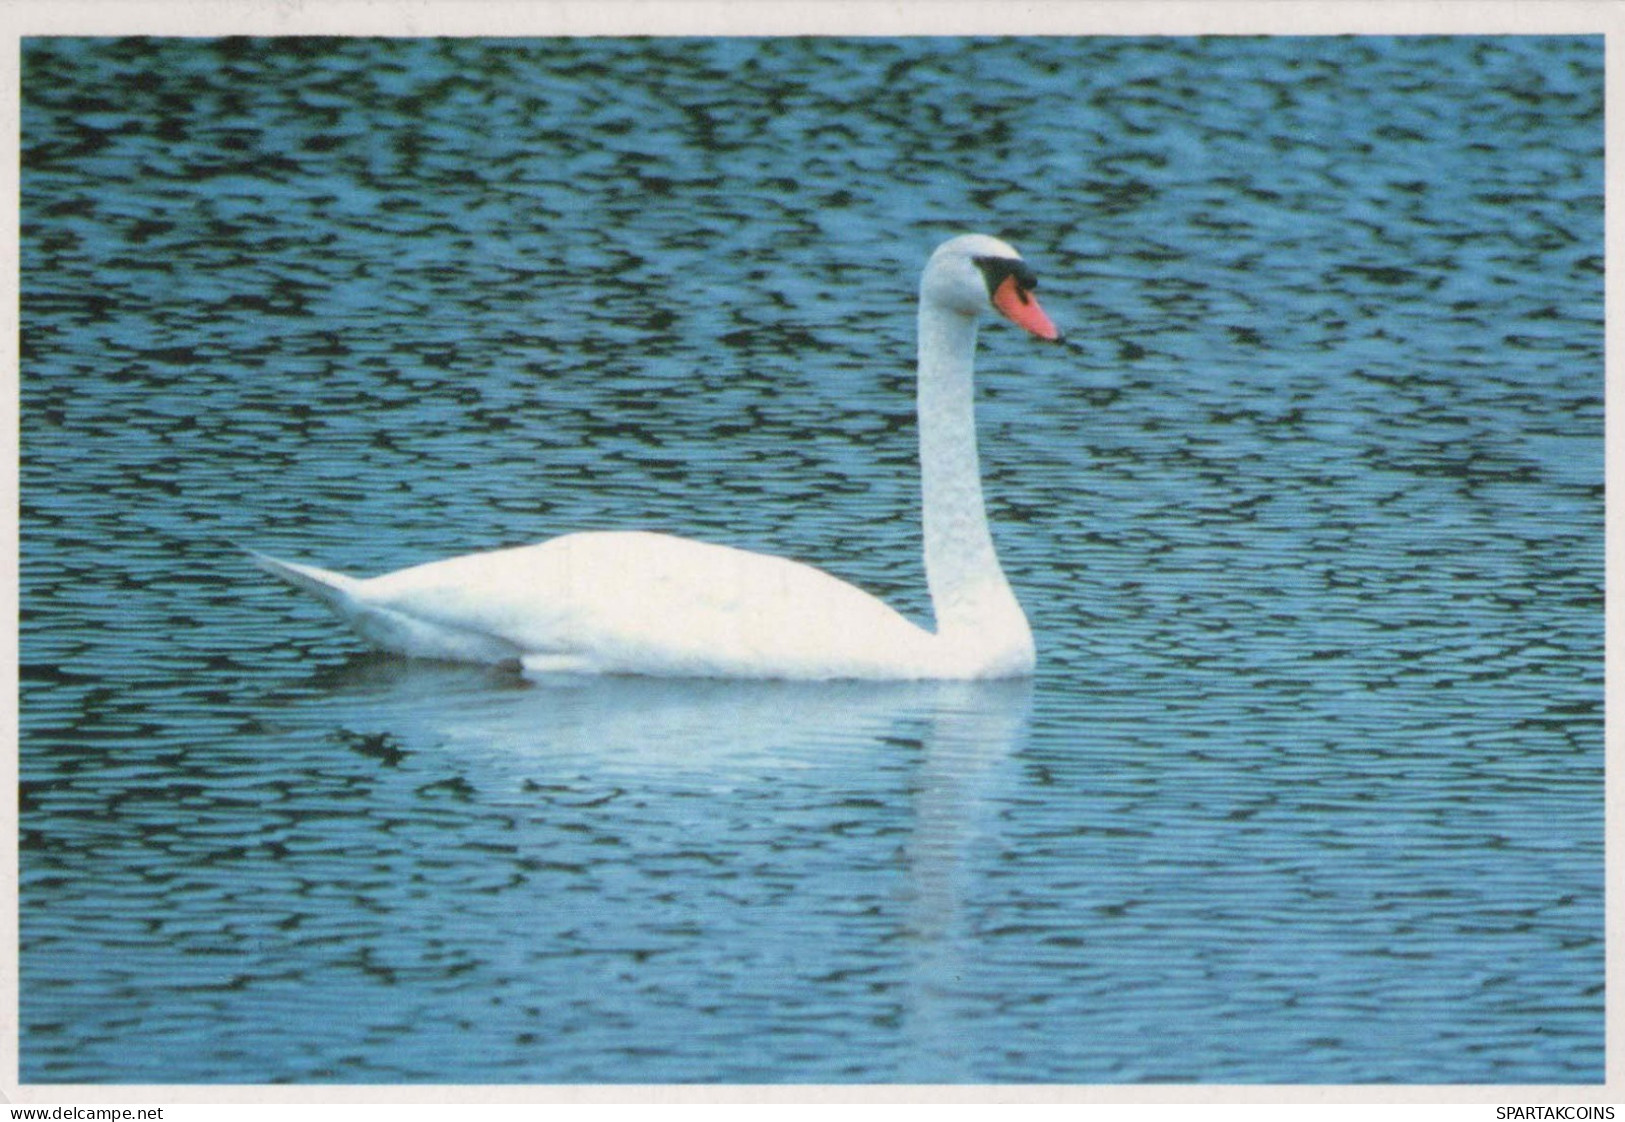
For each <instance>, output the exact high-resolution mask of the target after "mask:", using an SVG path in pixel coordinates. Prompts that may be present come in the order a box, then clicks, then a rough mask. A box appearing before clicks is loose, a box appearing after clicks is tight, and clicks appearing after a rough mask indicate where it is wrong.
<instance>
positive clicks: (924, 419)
mask: <svg viewBox="0 0 1625 1122" xmlns="http://www.w3.org/2000/svg"><path fill="white" fill-rule="evenodd" d="M919 331H920V357H919V363H920V368H919V426H920V482H921V488H922V506H923V513H924V522H925V575H926V582H927V583H928V584H929V586H930V589H931V604H932V607H933V609H934V610H935V612H936V617H937V633H938V634H939V635H940V636H942V637H943V638H944V639H948V638H950V637H952V638H955V639H957V638H961V637H963V638H965V639H967V640H969V639H975V640H976V642H977V643H978V644H979V645H980V646H982V647H983V648H984V649H985V648H986V645H987V644H990V643H994V642H1003V643H1005V644H1007V645H1014V646H1018V647H1019V646H1023V645H1025V647H1027V648H1028V649H1030V647H1031V643H1032V638H1031V633H1030V632H1029V631H1028V629H1027V620H1026V617H1025V616H1024V615H1023V614H1022V611H1021V606H1020V605H1019V604H1018V603H1017V602H1016V598H1015V595H1014V593H1012V592H1011V591H1010V585H1009V582H1007V581H1006V580H1005V577H1004V572H1003V570H1002V569H1000V568H999V559H998V556H997V554H995V552H994V550H993V536H992V534H991V533H990V532H989V531H988V525H987V511H986V508H985V506H984V505H983V500H982V476H981V468H980V465H979V463H978V461H977V455H976V416H975V392H974V386H973V381H972V375H973V372H974V368H975V356H976V319H975V317H974V316H968V315H964V314H963V313H960V312H956V311H953V310H951V309H949V308H945V307H943V306H941V305H939V304H936V303H934V302H932V301H930V300H921V302H920V322H919Z"/></svg>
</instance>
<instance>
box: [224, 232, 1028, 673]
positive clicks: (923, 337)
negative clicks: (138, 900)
mask: <svg viewBox="0 0 1625 1122" xmlns="http://www.w3.org/2000/svg"><path fill="white" fill-rule="evenodd" d="M1012 272H1015V273H1017V274H1018V278H1012V277H1011V276H1010V274H1011V273H1012ZM1016 279H1019V281H1020V284H1019V286H1017V285H1016ZM1033 283H1035V282H1034V281H1033V280H1032V276H1031V273H1030V272H1029V271H1027V270H1026V269H1025V267H1024V266H1022V265H1021V264H1020V258H1019V257H1018V256H1017V254H1016V252H1015V250H1013V249H1011V248H1010V247H1009V246H1008V245H1006V244H1005V243H1003V242H1000V241H997V240H996V239H993V238H988V237H984V236H982V235H967V236H965V237H961V238H955V239H953V240H952V241H949V242H947V243H945V244H944V245H942V246H941V247H939V248H938V250H937V251H936V253H935V254H933V255H932V257H931V260H930V262H929V263H928V264H927V266H926V270H925V274H924V276H923V278H922V280H921V285H920V310H919V333H920V340H919V347H920V351H919V402H918V404H919V426H920V469H921V483H922V488H923V503H922V507H923V516H924V532H925V568H926V577H927V581H928V583H929V585H930V590H931V600H932V606H933V609H934V611H935V614H936V623H937V629H936V631H935V632H931V631H927V630H925V629H923V628H921V627H918V626H916V625H915V624H913V623H911V622H909V621H908V620H906V619H904V618H903V617H902V616H901V615H899V614H898V613H897V612H896V611H894V610H893V609H892V608H890V607H888V606H887V605H886V604H884V603H882V602H881V601H880V600H878V599H876V598H875V597H873V596H871V595H870V594H868V593H867V592H864V591H862V590H861V589H858V588H855V587H853V586H852V585H850V584H847V583H845V582H844V581H841V580H838V579H836V578H835V577H832V576H830V575H829V574H828V573H825V572H823V571H821V570H819V569H816V568H813V567H812V566H810V565H804V564H801V563H800V562H796V561H790V560H786V559H785V558H781V557H774V556H770V555H767V554H761V553H750V552H747V551H744V550H739V549H733V548H730V547H727V546H719V545H710V544H706V543H704V542H697V541H691V540H688V539H684V538H677V537H672V536H669V535H666V534H655V533H644V532H606V533H579V534H568V535H565V536H563V537H559V538H554V539H553V540H551V541H546V542H542V543H540V544H538V545H529V546H521V547H519V548H515V549H504V550H496V551H493V552H489V553H475V554H470V555H468V556H464V557H456V558H452V559H450V560H446V561H436V562H431V563H430V564H427V565H419V566H415V567H413V568H409V569H402V570H400V571H398V572H393V573H388V574H386V575H384V576H380V577H373V578H371V579H369V580H360V579H356V578H353V577H347V576H344V575H342V574H338V573H331V572H327V571H325V570H322V569H317V568H314V567H311V566H307V565H297V564H292V563H290V562H286V561H278V560H276V559H274V558H270V557H265V556H263V555H260V554H256V555H255V558H256V560H257V561H258V562H259V563H260V565H262V566H263V567H264V568H266V569H267V570H269V571H270V572H272V573H275V574H277V575H278V576H280V577H282V578H283V579H284V580H287V581H288V582H289V583H291V584H294V585H296V586H298V587H300V588H303V589H305V590H307V591H309V592H311V593H313V594H315V595H316V596H318V597H319V598H321V599H322V600H323V601H324V602H325V603H327V604H328V605H329V606H330V607H331V608H332V609H333V610H334V611H335V612H336V613H337V614H338V615H339V616H340V617H341V618H343V619H345V620H347V621H348V622H349V623H350V624H351V625H352V626H353V627H354V628H355V629H356V630H357V631H358V632H359V633H360V634H361V635H362V636H363V637H364V638H366V639H367V640H368V641H369V642H371V643H373V644H374V645H376V646H379V647H381V648H383V649H385V650H388V651H394V652H397V653H400V654H405V655H411V656H417V657H423V658H438V659H455V660H463V661H473V662H492V663H500V662H515V661H517V662H519V663H520V664H522V665H523V666H524V667H525V669H526V670H527V671H531V672H569V673H596V674H652V675H673V676H695V677H728V678H799V679H833V678H867V679H907V678H1009V677H1019V676H1022V675H1025V674H1029V673H1031V671H1032V669H1033V665H1034V648H1033V639H1032V632H1031V630H1030V629H1029V627H1028V625H1027V619H1026V616H1025V615H1024V614H1023V613H1022V610H1021V606H1020V605H1019V604H1018V603H1017V602H1016V597H1015V594H1014V593H1013V592H1011V590H1010V585H1009V583H1008V582H1007V581H1006V580H1005V577H1004V573H1003V571H1002V570H1001V569H1000V567H999V562H998V557H997V556H996V555H995V553H994V549H993V539H992V536H991V534H990V533H989V531H988V525H987V517H986V512H985V509H984V504H983V501H982V487H981V477H980V471H979V467H978V463H977V455H976V424H975V418H974V414H973V408H974V402H973V387H972V369H973V358H974V353H975V348H976V331H977V317H978V316H979V314H980V313H981V312H982V310H983V309H985V308H986V307H987V306H988V305H989V302H990V296H991V298H992V300H993V302H995V303H996V305H997V307H998V308H999V309H1000V310H1001V311H1004V312H1005V314H1007V315H1009V316H1010V317H1011V318H1012V319H1014V320H1016V321H1017V322H1018V323H1021V324H1022V325H1023V326H1025V327H1027V329H1028V330H1030V331H1032V332H1034V333H1035V334H1038V335H1041V336H1043V337H1045V338H1056V337H1057V334H1058V333H1056V332H1055V329H1054V327H1053V326H1052V325H1051V324H1050V323H1049V321H1048V319H1047V318H1046V317H1044V315H1043V313H1042V312H1041V311H1039V310H1038V305H1037V304H1036V302H1033V301H1032V299H1031V297H1030V295H1029V291H1028V290H1029V289H1030V287H1031V285H1032V284H1033Z"/></svg>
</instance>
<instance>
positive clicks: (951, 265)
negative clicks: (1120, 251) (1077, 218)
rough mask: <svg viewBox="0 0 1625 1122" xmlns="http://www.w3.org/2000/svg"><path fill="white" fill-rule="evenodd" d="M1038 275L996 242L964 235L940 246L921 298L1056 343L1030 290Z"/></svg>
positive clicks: (928, 266)
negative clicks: (994, 316) (992, 314)
mask: <svg viewBox="0 0 1625 1122" xmlns="http://www.w3.org/2000/svg"><path fill="white" fill-rule="evenodd" d="M1037 287H1038V275H1037V274H1036V273H1034V272H1033V271H1032V269H1031V268H1030V267H1028V265H1027V263H1026V262H1025V261H1023V260H1022V259H1021V254H1019V253H1017V252H1016V251H1015V250H1014V249H1013V248H1011V247H1010V246H1009V245H1008V244H1006V243H1005V242H1001V241H1000V240H999V239H998V238H990V237H988V236H987V235H986V234H965V235H964V236H963V237H958V238H953V239H951V240H949V241H945V242H943V243H942V244H941V245H939V246H938V247H937V251H936V252H935V253H933V254H932V255H931V260H930V261H928V262H927V263H926V266H925V275H924V276H923V277H922V278H921V279H920V298H921V299H922V300H925V301H929V302H931V303H934V304H937V305H939V306H941V307H945V308H949V309H951V310H953V311H956V312H959V313H961V314H963V315H968V316H978V315H981V314H982V312H984V311H985V310H987V308H988V307H989V306H990V305H991V306H992V307H993V309H994V310H995V311H997V312H998V313H999V314H1000V315H1002V316H1004V317H1005V318H1006V319H1008V320H1010V321H1011V322H1012V323H1015V324H1017V325H1019V326H1021V327H1023V328H1025V329H1026V330H1028V331H1030V332H1032V333H1033V334H1034V335H1036V336H1038V337H1039V338H1040V339H1050V340H1057V339H1059V338H1060V337H1061V332H1060V331H1059V330H1058V329H1057V328H1056V326H1055V325H1054V324H1053V323H1051V322H1050V318H1049V316H1047V315H1045V314H1044V309H1043V308H1040V307H1039V306H1038V298H1037V297H1036V296H1034V295H1033V289H1035V288H1037Z"/></svg>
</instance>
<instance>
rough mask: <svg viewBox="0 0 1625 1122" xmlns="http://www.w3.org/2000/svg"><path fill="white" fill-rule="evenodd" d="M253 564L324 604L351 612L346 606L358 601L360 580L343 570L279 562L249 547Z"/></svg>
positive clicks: (344, 612)
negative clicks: (356, 595) (331, 570)
mask: <svg viewBox="0 0 1625 1122" xmlns="http://www.w3.org/2000/svg"><path fill="white" fill-rule="evenodd" d="M247 553H248V556H249V557H251V558H252V559H253V561H254V564H256V565H258V566H259V567H260V568H262V569H264V570H265V571H266V572H268V573H270V574H272V575H273V576H277V577H281V578H282V579H283V580H285V581H287V582H288V583H289V584H291V585H293V586H294V587H295V588H299V589H303V590H304V591H306V592H308V593H310V594H311V595H312V596H314V597H316V598H317V599H318V600H321V601H322V602H323V603H325V604H327V605H329V606H330V607H332V608H334V609H336V610H338V611H339V612H341V613H342V614H346V615H347V614H348V612H346V611H345V609H346V608H347V607H348V606H349V605H351V604H353V603H354V602H355V591H356V588H357V586H358V585H360V583H361V582H360V581H358V580H356V579H355V578H354V577H347V576H345V575H344V574H343V573H334V572H330V571H329V570H327V569H318V568H317V567H316V566H314V565H299V564H296V563H294V562H292V561H279V560H277V559H276V558H275V557H270V556H267V555H266V554H263V553H260V552H258V551H257V550H252V549H250V550H247Z"/></svg>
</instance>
